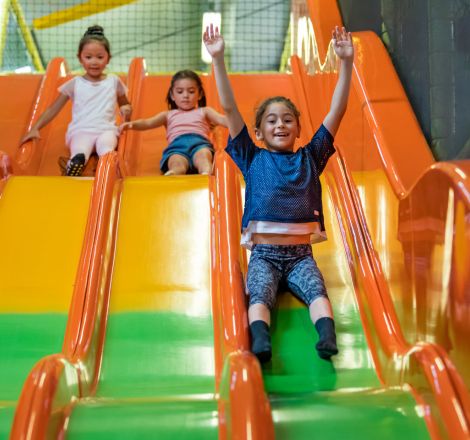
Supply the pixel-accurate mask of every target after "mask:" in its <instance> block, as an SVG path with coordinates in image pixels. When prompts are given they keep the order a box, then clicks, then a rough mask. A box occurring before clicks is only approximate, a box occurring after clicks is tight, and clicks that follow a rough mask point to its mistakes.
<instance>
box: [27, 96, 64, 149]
mask: <svg viewBox="0 0 470 440" xmlns="http://www.w3.org/2000/svg"><path fill="white" fill-rule="evenodd" d="M68 99H69V98H68V96H66V95H64V94H62V93H60V94H59V96H58V97H57V99H56V100H55V101H54V102H53V103H52V104H51V105H50V106H49V107H48V108H47V109H46V110H45V111H44V113H43V114H42V115H41V116H39V118H38V120H37V121H36V123H35V124H34V125H33V126H32V127H31V129H30V130H29V131H28V133H26V134H25V135H24V136H23V138H22V139H21V141H20V146H21V145H23V144H24V143H25V142H27V141H29V140H31V139H40V138H41V136H40V135H39V130H41V128H43V127H44V126H46V125H47V124H49V122H51V121H52V120H53V119H54V118H55V117H56V116H57V114H58V113H59V112H60V110H61V109H62V107H63V106H64V105H65V103H66V102H67V101H68Z"/></svg>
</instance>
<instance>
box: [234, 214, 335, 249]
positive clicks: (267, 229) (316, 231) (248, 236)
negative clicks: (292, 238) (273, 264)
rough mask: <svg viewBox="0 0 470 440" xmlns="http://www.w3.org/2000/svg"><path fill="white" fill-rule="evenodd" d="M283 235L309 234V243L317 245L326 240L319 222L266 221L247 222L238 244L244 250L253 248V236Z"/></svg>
mask: <svg viewBox="0 0 470 440" xmlns="http://www.w3.org/2000/svg"><path fill="white" fill-rule="evenodd" d="M256 233H258V234H284V235H306V234H310V243H312V244H313V243H319V242H321V241H325V240H326V239H327V237H326V232H325V231H322V230H321V227H320V223H319V222H309V223H282V222H268V221H254V220H250V221H249V222H248V227H246V228H245V229H243V232H242V238H241V242H240V244H241V245H242V246H243V247H244V248H246V249H251V248H252V247H253V234H256Z"/></svg>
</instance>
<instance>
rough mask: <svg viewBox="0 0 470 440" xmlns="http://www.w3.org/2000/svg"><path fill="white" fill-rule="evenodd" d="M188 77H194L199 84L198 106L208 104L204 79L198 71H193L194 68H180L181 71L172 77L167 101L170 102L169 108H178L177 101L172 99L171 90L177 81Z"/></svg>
mask: <svg viewBox="0 0 470 440" xmlns="http://www.w3.org/2000/svg"><path fill="white" fill-rule="evenodd" d="M186 78H187V79H192V80H193V81H195V82H196V84H197V87H198V89H199V101H198V102H197V105H198V107H205V106H206V93H205V92H204V88H203V87H202V81H201V78H199V75H198V74H197V73H196V72H193V71H192V70H180V71H179V72H176V73H175V74H174V75H173V77H172V78H171V84H170V88H169V89H168V93H167V94H166V102H167V103H168V108H169V109H170V110H174V109H176V108H178V107H177V106H176V103H175V101H173V99H171V90H172V89H173V87H174V85H175V82H176V81H178V80H180V79H186Z"/></svg>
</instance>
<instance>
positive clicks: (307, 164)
mask: <svg viewBox="0 0 470 440" xmlns="http://www.w3.org/2000/svg"><path fill="white" fill-rule="evenodd" d="M225 151H226V152H227V153H228V154H229V156H230V157H231V158H232V159H233V161H234V162H235V163H236V164H237V166H238V168H240V171H241V172H242V174H243V177H244V178H245V184H246V190H245V210H244V212H243V219H242V229H244V228H246V227H247V226H248V223H249V222H250V221H251V220H253V221H271V222H281V223H307V222H320V224H321V229H322V231H323V230H324V229H325V227H324V222H323V209H322V200H321V184H320V174H321V173H322V171H323V169H324V168H325V165H326V163H327V162H328V159H329V158H330V156H331V155H332V154H333V153H334V152H335V148H334V146H333V136H332V135H331V134H330V132H329V131H328V130H327V129H326V127H325V126H324V125H323V124H322V125H321V126H320V128H319V129H318V131H317V132H316V133H315V135H314V136H313V137H312V139H311V140H310V142H309V143H308V144H307V145H306V146H304V147H302V148H299V149H298V150H297V151H296V152H295V153H293V152H271V151H268V150H266V149H264V148H259V147H257V146H256V145H255V144H254V143H253V141H252V140H251V138H250V135H249V134H248V129H247V128H246V125H245V126H244V127H243V129H242V131H241V132H240V133H239V134H238V135H237V136H236V137H235V138H234V139H232V138H231V137H230V136H229V139H228V144H227V148H226V149H225ZM315 211H316V212H317V214H316V213H315Z"/></svg>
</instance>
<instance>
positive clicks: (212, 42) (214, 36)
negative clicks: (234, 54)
mask: <svg viewBox="0 0 470 440" xmlns="http://www.w3.org/2000/svg"><path fill="white" fill-rule="evenodd" d="M202 39H203V41H204V44H205V46H206V49H207V52H209V53H210V55H211V56H212V58H215V57H217V56H218V55H221V54H222V55H223V53H224V48H225V42H224V38H223V37H222V35H220V33H219V28H218V27H216V28H215V29H214V25H213V24H211V25H210V26H207V27H206V31H205V32H204V35H203V36H202Z"/></svg>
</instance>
